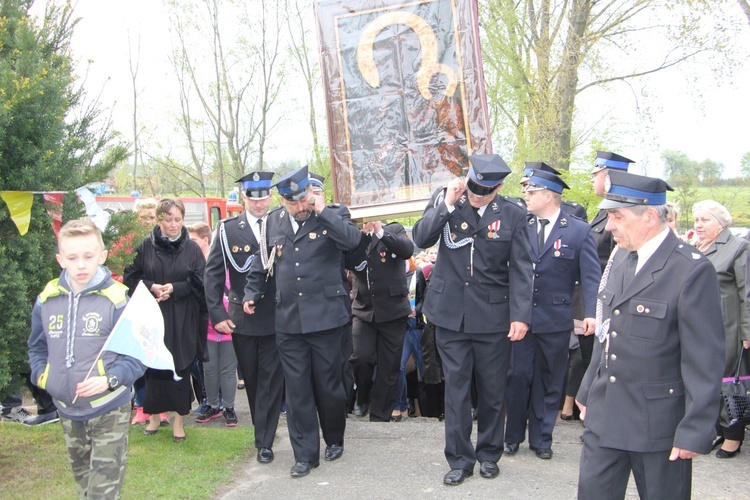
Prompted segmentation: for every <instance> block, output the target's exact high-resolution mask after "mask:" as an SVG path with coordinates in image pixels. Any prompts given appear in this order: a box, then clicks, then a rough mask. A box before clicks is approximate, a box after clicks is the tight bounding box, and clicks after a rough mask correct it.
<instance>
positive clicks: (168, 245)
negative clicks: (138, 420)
mask: <svg viewBox="0 0 750 500" xmlns="http://www.w3.org/2000/svg"><path fill="white" fill-rule="evenodd" d="M184 217H185V205H183V204H182V202H181V201H180V200H177V199H172V198H164V199H162V200H161V201H159V203H158V204H157V206H156V219H157V223H156V226H155V227H154V229H153V230H152V231H151V234H150V235H149V236H148V237H147V238H146V239H145V240H144V241H143V243H141V245H140V246H139V247H138V248H137V249H136V256H135V260H134V261H133V264H132V265H130V266H128V267H127V268H126V269H125V273H124V276H125V279H124V283H125V285H127V286H128V287H129V288H130V291H131V293H132V292H133V291H135V287H136V286H137V285H138V282H139V281H143V284H144V285H146V287H147V288H148V289H149V290H151V293H152V294H153V295H154V297H156V301H157V302H158V303H159V308H160V309H161V313H162V316H163V317H164V343H165V345H166V346H167V349H169V352H171V353H172V357H173V358H174V365H175V369H176V371H177V374H178V375H179V376H181V377H182V380H180V381H179V382H175V381H174V379H173V378H172V372H171V371H165V370H154V369H151V368H149V369H148V370H146V395H145V398H144V401H143V412H144V413H146V414H149V415H150V417H149V423H148V425H147V426H146V430H145V431H144V432H145V433H146V434H147V435H153V434H156V431H157V430H158V429H159V414H160V413H162V412H168V411H174V412H176V414H177V415H176V416H175V418H174V423H173V426H172V436H173V440H174V441H175V442H179V441H184V440H185V428H184V426H183V418H182V417H183V415H187V414H188V413H189V412H190V404H191V402H192V397H193V396H192V389H191V387H190V365H191V363H192V362H193V360H194V359H195V356H196V354H197V351H198V335H199V332H200V331H201V329H200V311H201V308H205V298H204V296H203V272H204V270H205V267H206V259H205V257H204V256H203V252H201V249H200V247H199V246H198V245H197V244H196V243H195V242H194V241H192V240H191V239H190V236H189V235H188V231H187V229H186V228H185V227H184V226H183V220H184ZM203 334H204V335H205V330H203Z"/></svg>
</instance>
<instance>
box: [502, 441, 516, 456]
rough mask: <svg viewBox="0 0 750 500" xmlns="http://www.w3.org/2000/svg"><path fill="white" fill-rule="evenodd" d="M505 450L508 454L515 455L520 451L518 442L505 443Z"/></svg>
mask: <svg viewBox="0 0 750 500" xmlns="http://www.w3.org/2000/svg"><path fill="white" fill-rule="evenodd" d="M503 451H504V452H505V454H506V455H515V454H516V453H518V443H505V447H504V448H503Z"/></svg>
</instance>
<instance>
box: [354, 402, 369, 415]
mask: <svg viewBox="0 0 750 500" xmlns="http://www.w3.org/2000/svg"><path fill="white" fill-rule="evenodd" d="M368 411H370V405H368V404H367V403H365V404H363V405H357V404H355V405H354V416H355V417H364V416H365V415H367V412H368Z"/></svg>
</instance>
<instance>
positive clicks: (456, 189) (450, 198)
mask: <svg viewBox="0 0 750 500" xmlns="http://www.w3.org/2000/svg"><path fill="white" fill-rule="evenodd" d="M464 191H466V180H465V179H464V178H463V177H456V178H455V179H453V180H452V181H450V182H449V183H448V187H447V188H446V190H445V203H446V205H455V204H456V202H457V201H458V199H459V198H461V195H462V194H464Z"/></svg>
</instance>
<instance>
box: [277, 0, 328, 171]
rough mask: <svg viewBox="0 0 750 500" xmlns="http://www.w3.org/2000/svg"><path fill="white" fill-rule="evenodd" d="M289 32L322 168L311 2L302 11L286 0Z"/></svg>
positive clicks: (295, 0)
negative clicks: (312, 41)
mask: <svg viewBox="0 0 750 500" xmlns="http://www.w3.org/2000/svg"><path fill="white" fill-rule="evenodd" d="M285 3H286V12H287V20H286V26H287V32H288V33H289V43H290V47H289V51H290V53H291V56H292V60H293V61H294V62H296V63H297V65H298V66H299V71H300V73H302V78H303V79H304V81H305V87H306V89H305V90H306V91H307V99H308V104H309V110H308V117H307V120H308V125H309V127H310V134H311V135H312V141H313V155H314V162H315V167H316V168H320V167H321V166H322V164H323V157H324V156H323V155H322V154H321V149H320V145H319V136H318V126H317V120H316V117H317V114H316V110H315V89H316V88H317V86H318V84H319V83H320V64H319V63H318V62H317V59H316V58H315V57H313V56H311V52H314V49H313V48H311V47H310V40H309V39H310V27H309V26H308V25H307V22H306V21H307V20H309V19H310V18H311V16H310V12H309V10H310V9H311V8H312V6H311V5H310V3H309V2H305V6H306V8H307V12H304V13H303V12H302V10H301V9H300V2H299V1H298V0H286V2H285Z"/></svg>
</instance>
